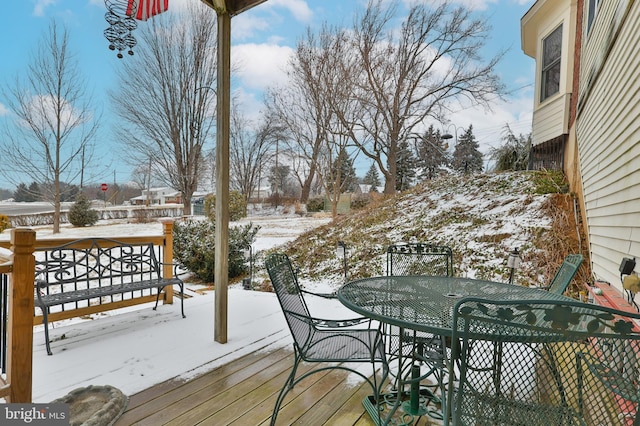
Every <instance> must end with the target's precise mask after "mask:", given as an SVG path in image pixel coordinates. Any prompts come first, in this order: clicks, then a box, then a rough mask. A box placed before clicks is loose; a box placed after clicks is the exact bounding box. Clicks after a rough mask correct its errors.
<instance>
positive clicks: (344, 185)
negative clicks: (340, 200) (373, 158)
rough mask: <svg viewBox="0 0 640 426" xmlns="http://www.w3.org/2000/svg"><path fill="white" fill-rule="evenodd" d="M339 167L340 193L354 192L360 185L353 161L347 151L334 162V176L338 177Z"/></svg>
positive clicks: (332, 173)
mask: <svg viewBox="0 0 640 426" xmlns="http://www.w3.org/2000/svg"><path fill="white" fill-rule="evenodd" d="M338 167H339V168H340V192H353V191H354V190H355V189H356V185H357V184H358V179H357V177H356V169H355V167H353V160H352V159H351V158H349V155H348V154H347V153H346V151H345V150H342V151H341V152H340V155H339V156H338V159H337V160H336V161H334V162H333V170H332V171H331V175H332V176H336V177H337V176H338Z"/></svg>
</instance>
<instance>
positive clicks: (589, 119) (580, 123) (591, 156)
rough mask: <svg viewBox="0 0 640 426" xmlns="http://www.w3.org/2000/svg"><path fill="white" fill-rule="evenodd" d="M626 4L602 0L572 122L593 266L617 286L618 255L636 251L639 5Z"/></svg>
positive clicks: (639, 247) (639, 234)
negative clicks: (573, 123)
mask: <svg viewBox="0 0 640 426" xmlns="http://www.w3.org/2000/svg"><path fill="white" fill-rule="evenodd" d="M630 4H631V3H629V0H609V1H608V0H601V1H600V5H599V9H598V19H597V20H596V21H594V22H593V27H592V28H591V34H590V37H589V38H588V40H586V39H584V44H583V49H582V59H583V60H582V64H581V76H580V92H579V93H580V98H579V110H578V117H577V128H576V131H577V140H578V148H579V157H580V168H581V173H582V186H583V191H584V204H585V210H586V211H585V214H586V219H587V223H588V229H589V242H590V251H591V261H592V268H593V273H594V275H595V277H596V278H598V279H603V280H605V281H608V282H610V283H611V284H612V285H615V286H617V287H621V283H620V273H619V271H618V266H619V264H620V261H621V260H622V258H623V257H637V258H640V78H639V77H638V70H639V69H640V4H639V3H637V2H636V3H635V5H633V6H631V9H628V8H629V7H630V6H629V5H630ZM627 12H628V13H629V15H628V16H626V15H625V14H626V13H627ZM625 16H626V17H625ZM618 28H619V29H620V31H619V33H618V31H617V30H618ZM615 34H618V38H617V39H616V38H615V36H614V35H615Z"/></svg>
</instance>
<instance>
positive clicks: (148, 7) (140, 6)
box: [127, 0, 169, 21]
mask: <svg viewBox="0 0 640 426" xmlns="http://www.w3.org/2000/svg"><path fill="white" fill-rule="evenodd" d="M167 9H169V0H129V2H128V4H127V15H128V16H131V17H132V18H135V19H137V20H138V21H146V20H147V19H149V18H151V17H152V16H155V15H157V14H158V13H162V12H164V11H165V10H167Z"/></svg>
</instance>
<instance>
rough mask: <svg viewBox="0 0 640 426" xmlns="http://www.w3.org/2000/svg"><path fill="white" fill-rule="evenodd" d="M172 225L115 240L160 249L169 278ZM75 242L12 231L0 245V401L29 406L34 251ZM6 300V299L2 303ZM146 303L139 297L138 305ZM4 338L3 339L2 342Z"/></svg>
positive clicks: (170, 294) (169, 299) (169, 300)
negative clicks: (6, 254) (153, 233)
mask: <svg viewBox="0 0 640 426" xmlns="http://www.w3.org/2000/svg"><path fill="white" fill-rule="evenodd" d="M172 233H173V221H172V220H168V221H164V222H163V232H162V235H159V236H157V235H156V236H137V237H131V236H129V237H126V236H122V237H118V236H111V238H113V239H115V240H119V241H122V242H126V243H140V242H145V243H153V244H155V245H158V246H160V247H161V252H162V259H163V262H164V263H165V264H166V265H165V267H164V270H163V274H164V276H165V277H171V276H172V274H173V270H172V268H171V265H170V263H171V262H172V259H173V236H172ZM74 239H75V238H57V239H52V238H48V239H43V240H36V233H35V231H33V230H31V229H12V230H11V241H10V243H9V242H6V241H0V247H3V248H8V249H9V250H10V251H11V254H10V256H9V257H8V258H4V257H2V255H1V254H0V293H1V294H0V304H1V306H0V345H1V347H0V358H1V361H0V362H1V363H2V364H1V365H0V367H1V373H2V374H0V398H4V399H5V401H7V402H12V403H30V402H32V383H33V380H32V378H33V326H34V324H37V323H40V321H39V320H38V318H37V317H36V316H35V311H34V277H35V257H34V253H35V252H36V251H41V250H46V248H47V247H55V246H59V245H62V244H65V243H67V242H70V241H73V240H74ZM5 298H6V299H5ZM147 301H148V300H146V298H144V297H142V298H140V301H139V302H140V303H146V302H147ZM163 302H164V303H172V302H173V292H172V291H166V292H165V295H164V299H163ZM3 336H6V338H3Z"/></svg>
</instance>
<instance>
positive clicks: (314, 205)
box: [307, 197, 324, 212]
mask: <svg viewBox="0 0 640 426" xmlns="http://www.w3.org/2000/svg"><path fill="white" fill-rule="evenodd" d="M322 210H324V198H321V197H315V198H309V199H308V200H307V211H308V212H321V211H322Z"/></svg>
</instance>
